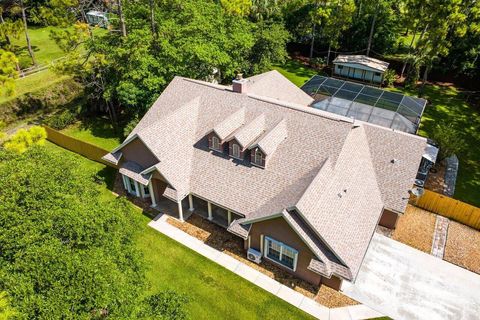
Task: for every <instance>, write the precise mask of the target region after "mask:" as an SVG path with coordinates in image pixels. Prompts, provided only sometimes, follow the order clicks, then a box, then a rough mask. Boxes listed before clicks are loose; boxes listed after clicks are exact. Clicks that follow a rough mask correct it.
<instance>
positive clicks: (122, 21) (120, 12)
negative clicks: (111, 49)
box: [117, 0, 127, 37]
mask: <svg viewBox="0 0 480 320" xmlns="http://www.w3.org/2000/svg"><path fill="white" fill-rule="evenodd" d="M117 6H118V16H119V18H120V29H121V30H122V36H124V37H126V36H127V27H126V25H125V17H124V16H123V8H122V0H117Z"/></svg>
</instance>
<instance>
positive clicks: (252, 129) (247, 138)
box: [229, 113, 265, 148]
mask: <svg viewBox="0 0 480 320" xmlns="http://www.w3.org/2000/svg"><path fill="white" fill-rule="evenodd" d="M263 132H265V115H264V114H263V113H262V114H260V115H258V116H257V117H256V118H255V119H253V120H252V121H250V122H248V123H247V124H245V125H244V126H243V127H241V128H240V129H238V130H237V131H236V132H235V133H234V134H232V136H231V137H230V138H229V140H230V139H235V140H237V142H238V143H239V144H240V146H241V147H242V148H248V146H249V145H250V144H251V143H252V142H254V141H255V139H257V138H258V137H259V136H260V135H261V134H262V133H263Z"/></svg>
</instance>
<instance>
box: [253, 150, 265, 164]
mask: <svg viewBox="0 0 480 320" xmlns="http://www.w3.org/2000/svg"><path fill="white" fill-rule="evenodd" d="M253 163H255V164H256V165H258V166H263V153H262V151H260V149H259V148H256V149H255V151H254V152H253Z"/></svg>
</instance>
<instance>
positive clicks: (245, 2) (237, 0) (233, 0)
mask: <svg viewBox="0 0 480 320" xmlns="http://www.w3.org/2000/svg"><path fill="white" fill-rule="evenodd" d="M220 3H221V4H222V7H223V8H224V10H225V12H227V13H228V14H230V15H237V16H241V17H244V16H246V15H248V14H249V13H250V9H251V8H252V0H220Z"/></svg>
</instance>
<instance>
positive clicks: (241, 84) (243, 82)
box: [232, 73, 248, 93]
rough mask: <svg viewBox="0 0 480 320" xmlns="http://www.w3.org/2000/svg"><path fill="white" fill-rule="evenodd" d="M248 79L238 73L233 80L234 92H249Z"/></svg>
mask: <svg viewBox="0 0 480 320" xmlns="http://www.w3.org/2000/svg"><path fill="white" fill-rule="evenodd" d="M247 82H248V80H247V79H243V75H242V74H241V73H239V74H237V77H236V78H235V80H233V81H232V87H233V92H236V93H247Z"/></svg>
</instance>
